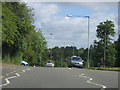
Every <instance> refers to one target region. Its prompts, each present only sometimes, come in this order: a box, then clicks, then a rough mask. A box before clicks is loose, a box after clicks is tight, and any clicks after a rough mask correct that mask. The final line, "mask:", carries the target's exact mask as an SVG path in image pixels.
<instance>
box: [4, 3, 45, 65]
mask: <svg viewBox="0 0 120 90" xmlns="http://www.w3.org/2000/svg"><path fill="white" fill-rule="evenodd" d="M2 4H3V7H2V25H3V28H2V49H3V54H2V57H3V62H9V63H14V64H19V63H20V60H21V59H24V60H25V61H27V62H28V63H29V64H30V65H34V64H38V63H39V62H38V60H41V61H42V59H44V58H45V57H46V56H45V53H44V52H45V50H46V49H47V46H46V44H47V43H46V41H45V38H44V36H43V35H42V32H41V31H40V30H39V29H35V26H34V25H33V22H34V20H33V18H32V16H33V13H32V9H30V8H29V7H28V6H27V5H26V4H25V3H22V2H3V3H2Z"/></svg>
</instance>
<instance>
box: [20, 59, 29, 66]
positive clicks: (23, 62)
mask: <svg viewBox="0 0 120 90" xmlns="http://www.w3.org/2000/svg"><path fill="white" fill-rule="evenodd" d="M20 64H22V65H24V66H28V65H29V64H28V63H27V62H26V61H24V60H21V61H20Z"/></svg>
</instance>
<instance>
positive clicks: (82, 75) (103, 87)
mask: <svg viewBox="0 0 120 90" xmlns="http://www.w3.org/2000/svg"><path fill="white" fill-rule="evenodd" d="M79 76H80V77H83V78H88V79H89V80H88V81H86V82H87V83H91V84H94V85H97V86H100V87H102V88H101V90H104V89H105V88H107V87H106V86H104V85H101V84H97V83H93V82H91V81H92V80H93V78H90V77H87V76H84V74H81V75H79Z"/></svg>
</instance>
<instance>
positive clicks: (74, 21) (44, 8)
mask: <svg viewBox="0 0 120 90" xmlns="http://www.w3.org/2000/svg"><path fill="white" fill-rule="evenodd" d="M76 5H78V6H80V7H82V8H91V10H93V11H91V12H92V14H91V15H90V30H89V31H90V44H92V43H93V41H94V40H95V39H97V38H96V26H97V25H98V24H99V23H100V22H103V21H105V20H107V19H108V20H113V21H114V22H115V25H116V28H115V30H116V32H117V30H118V29H117V19H116V18H117V15H116V14H115V13H108V12H106V10H110V9H111V8H115V7H114V6H115V3H114V4H113V5H112V3H40V2H37V3H35V2H30V3H28V6H30V7H32V8H34V12H35V16H34V18H35V25H36V27H38V28H40V27H41V26H42V30H43V34H44V36H45V37H46V40H47V41H48V47H54V46H63V45H71V46H72V43H74V44H75V46H76V47H78V48H86V47H87V46H88V26H87V23H88V22H87V18H82V17H81V18H77V17H76V18H70V19H66V18H65V17H63V16H56V14H57V13H59V11H60V10H61V7H62V8H63V7H74V6H76ZM111 5H112V6H111ZM50 33H52V34H53V35H50ZM115 39H117V35H116V37H115Z"/></svg>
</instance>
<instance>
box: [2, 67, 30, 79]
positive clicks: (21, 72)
mask: <svg viewBox="0 0 120 90" xmlns="http://www.w3.org/2000/svg"><path fill="white" fill-rule="evenodd" d="M13 69H14V70H13V71H12V72H10V73H7V74H5V75H3V76H0V79H1V78H3V77H5V76H8V75H10V74H12V73H15V72H17V71H20V70H21V69H18V70H15V68H13ZM27 70H30V68H27ZM23 72H25V70H23ZM23 72H21V73H23Z"/></svg>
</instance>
